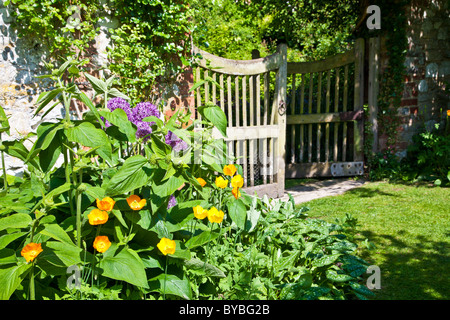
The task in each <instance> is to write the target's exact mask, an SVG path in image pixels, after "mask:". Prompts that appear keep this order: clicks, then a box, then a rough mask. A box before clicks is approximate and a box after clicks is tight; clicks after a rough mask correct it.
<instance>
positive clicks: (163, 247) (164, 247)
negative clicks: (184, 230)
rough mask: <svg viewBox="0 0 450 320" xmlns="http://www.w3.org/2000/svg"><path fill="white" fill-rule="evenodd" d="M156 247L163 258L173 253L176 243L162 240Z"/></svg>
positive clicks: (165, 239)
mask: <svg viewBox="0 0 450 320" xmlns="http://www.w3.org/2000/svg"><path fill="white" fill-rule="evenodd" d="M156 246H157V247H158V249H159V251H161V252H162V254H164V255H165V256H166V255H168V254H174V253H175V248H176V243H175V241H174V240H170V239H167V238H162V239H161V241H159V243H158V244H157V245H156Z"/></svg>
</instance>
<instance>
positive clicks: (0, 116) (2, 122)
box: [0, 106, 9, 134]
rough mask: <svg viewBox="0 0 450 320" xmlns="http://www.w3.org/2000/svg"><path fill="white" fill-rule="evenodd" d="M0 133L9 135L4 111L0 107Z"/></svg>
mask: <svg viewBox="0 0 450 320" xmlns="http://www.w3.org/2000/svg"><path fill="white" fill-rule="evenodd" d="M0 132H6V133H8V134H9V121H8V117H7V116H6V113H5V110H3V107H2V106H0Z"/></svg>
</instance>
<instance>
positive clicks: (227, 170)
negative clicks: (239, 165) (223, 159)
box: [223, 164, 236, 177]
mask: <svg viewBox="0 0 450 320" xmlns="http://www.w3.org/2000/svg"><path fill="white" fill-rule="evenodd" d="M235 173H236V167H235V166H234V164H228V165H226V166H225V167H223V174H224V175H226V176H230V177H232V176H234V174H235Z"/></svg>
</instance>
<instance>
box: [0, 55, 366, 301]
mask: <svg viewBox="0 0 450 320" xmlns="http://www.w3.org/2000/svg"><path fill="white" fill-rule="evenodd" d="M82 64H83V62H78V61H76V60H68V61H66V62H64V63H63V64H62V65H61V67H59V68H57V69H55V70H52V71H51V73H50V74H49V75H48V76H46V77H48V78H49V79H51V80H53V82H54V83H55V86H54V89H52V90H50V91H49V92H46V93H43V94H42V95H41V97H40V98H39V99H38V102H37V104H38V105H39V109H40V111H41V112H43V113H44V114H45V113H46V112H47V111H48V109H51V108H54V107H55V105H56V104H55V103H54V100H57V101H58V102H59V103H62V104H63V106H64V107H65V108H66V110H67V109H68V107H69V104H68V102H69V101H70V100H72V99H77V100H79V101H84V102H85V103H86V102H87V105H89V106H91V110H90V111H89V112H87V113H86V114H85V116H84V118H83V119H82V120H77V121H73V120H71V119H70V118H69V117H68V116H67V114H66V118H65V119H61V120H60V121H59V122H56V123H49V122H45V121H43V122H41V124H40V125H39V127H38V129H37V133H36V138H37V139H36V140H35V142H34V145H33V146H32V148H31V149H30V150H28V149H27V148H26V147H25V146H24V145H22V144H20V143H21V142H20V141H19V142H17V143H19V144H17V145H15V144H14V143H11V144H7V145H6V147H5V148H4V150H3V151H4V152H6V153H9V154H10V155H16V154H17V155H19V156H20V157H21V159H22V160H24V161H25V162H26V163H27V164H28V172H27V173H26V174H25V176H24V177H23V178H17V179H8V177H4V179H6V180H8V186H7V188H4V189H3V190H2V191H1V192H2V197H1V198H0V274H1V275H2V276H1V281H0V292H1V298H3V299H180V298H181V299H197V298H207V299H216V298H218V297H219V295H220V296H225V297H226V298H250V299H318V298H332V299H343V298H355V297H356V298H365V297H366V296H368V295H370V294H371V293H370V291H367V289H364V287H363V286H362V284H361V278H360V276H361V274H362V273H363V272H364V270H365V266H366V263H365V262H364V261H363V260H361V259H359V258H357V257H356V256H354V255H353V253H354V251H355V249H356V245H355V244H353V243H352V242H351V241H349V239H350V238H348V237H347V236H346V234H347V233H348V228H351V227H352V223H353V222H352V221H351V220H349V219H347V220H345V221H344V222H343V226H344V227H340V226H339V225H335V224H328V223H325V222H323V221H320V220H310V219H305V217H306V215H305V211H306V209H301V210H295V209H294V203H293V201H290V202H287V203H283V202H275V201H272V200H269V199H267V198H265V199H259V198H257V197H256V196H250V195H248V194H246V193H245V192H244V191H241V196H240V197H238V196H236V195H233V193H232V188H231V187H230V186H229V184H227V186H226V187H225V188H221V187H219V186H217V185H216V184H215V183H214V180H215V178H216V177H217V176H218V175H219V176H222V177H224V178H225V179H231V177H229V176H225V175H224V173H223V170H222V164H223V163H228V159H226V158H225V157H224V156H223V155H224V154H225V153H224V151H226V149H224V142H223V141H222V140H220V139H217V138H214V137H213V136H212V134H211V131H212V129H213V128H214V127H217V128H218V129H219V131H220V130H222V129H224V128H226V127H227V124H226V119H225V117H224V114H223V112H221V110H220V108H218V109H217V108H216V107H215V106H210V105H206V106H204V107H203V108H201V109H200V110H201V113H202V114H203V116H204V117H203V120H202V123H203V124H204V129H203V130H202V131H194V128H195V127H196V125H195V123H190V122H189V119H190V114H189V113H188V114H180V113H179V112H177V113H176V114H174V115H173V116H172V118H170V119H169V120H165V121H163V120H161V119H158V118H156V117H154V116H152V117H148V118H146V119H145V121H151V122H152V132H151V134H150V135H149V137H150V138H149V139H145V137H140V138H137V137H136V136H135V133H136V130H137V127H136V124H135V123H134V122H133V123H132V122H128V124H127V122H126V121H127V120H126V114H125V112H120V111H123V110H122V109H116V110H115V111H113V112H110V111H109V109H106V108H104V106H102V105H99V106H97V107H94V106H93V103H92V102H90V101H89V99H88V98H87V97H86V96H85V95H82V94H81V93H80V91H79V90H78V87H77V85H76V82H74V79H73V78H74V68H78V67H79V66H80V65H82ZM72 76H73V77H72ZM87 78H88V80H89V81H90V82H91V83H92V85H93V87H94V88H96V91H97V93H99V94H100V95H101V96H104V97H105V99H104V101H103V103H104V104H105V105H106V101H107V100H106V97H107V96H109V95H110V96H112V95H114V94H115V95H117V96H122V93H120V91H119V90H117V89H114V90H113V88H112V86H111V85H110V79H107V80H100V79H96V78H94V77H91V76H87ZM118 110H120V111H119V112H117V111H118ZM100 115H101V116H104V118H105V119H107V120H108V121H110V125H109V126H108V127H106V125H105V123H103V119H102V117H101V116H100ZM1 120H2V121H5V120H4V119H1ZM4 125H5V126H7V125H6V122H5V123H4ZM118 125H119V126H121V127H122V126H123V128H117V126H118ZM169 131H171V132H173V133H175V134H176V135H178V136H179V137H180V138H182V139H184V141H185V142H186V149H185V150H184V152H175V151H174V150H173V149H172V148H173V146H171V145H169V142H167V135H168V132H169ZM223 131H224V133H225V134H226V130H223ZM133 134H134V135H133ZM192 141H193V142H192ZM19 146H20V147H19ZM22 149H23V150H22ZM18 150H19V151H18ZM22 151H23V152H22ZM192 151H194V152H192ZM46 153H47V155H46V156H43V155H45V154H46ZM60 154H62V155H63V163H62V164H61V165H59V164H57V162H56V161H55V159H56V158H57V157H56V155H60ZM199 155H200V158H198V157H199ZM36 157H38V158H39V160H37V161H33V160H35V158H36ZM199 160H200V161H199ZM242 170H243V169H242V167H240V166H237V174H242ZM199 177H201V178H203V179H204V180H205V181H206V185H204V186H203V187H202V186H201V185H200V183H199V181H198V180H197V179H196V178H199ZM131 195H139V197H140V198H141V199H144V201H145V202H139V207H136V206H131V205H130V204H129V202H128V200H129V199H128V198H129V197H130V196H131ZM108 196H109V197H111V198H112V199H113V201H114V203H113V207H112V208H109V209H108V208H104V207H103V206H102V204H101V203H100V202H99V201H100V200H102V199H104V198H105V197H108ZM174 201H175V202H174ZM108 203H110V202H108ZM199 205H200V206H202V207H203V208H205V209H206V210H210V209H211V208H212V207H215V208H217V209H218V210H221V211H223V212H224V214H225V215H224V219H223V220H222V221H221V222H220V223H216V222H214V223H212V222H210V221H208V220H209V218H208V220H206V219H204V220H199V219H198V218H196V217H195V216H194V211H193V208H194V207H196V206H199ZM94 209H101V210H106V211H107V212H106V215H107V217H108V219H105V220H103V221H102V223H101V224H99V225H97V224H94V223H93V222H92V221H91V218H92V216H90V215H91V214H94V213H95V212H96V211H94ZM341 231H342V232H341ZM99 236H102V237H105V236H106V237H108V241H110V242H111V245H110V246H109V247H108V248H107V249H106V250H100V249H99V248H97V247H94V243H95V241H96V240H98V239H100V238H98V237H99ZM163 238H167V239H168V240H173V241H174V247H175V251H174V252H173V253H168V254H167V255H164V254H165V253H164V251H163V250H162V249H160V248H159V247H158V244H159V242H160V240H161V239H163ZM30 243H35V244H40V245H41V248H42V252H40V253H39V254H38V255H37V257H35V258H34V260H32V261H26V260H25V255H24V254H23V253H22V250H23V248H25V247H26V245H27V244H30ZM99 251H100V252H99ZM70 270H72V271H73V270H78V276H77V275H76V272H75V274H74V275H72V276H71V275H70ZM73 276H76V278H75V279H78V280H79V283H78V284H79V285H78V286H76V285H75V286H71V284H72V285H73V284H74V283H73V280H74V278H72V277H73ZM71 281H72V282H71Z"/></svg>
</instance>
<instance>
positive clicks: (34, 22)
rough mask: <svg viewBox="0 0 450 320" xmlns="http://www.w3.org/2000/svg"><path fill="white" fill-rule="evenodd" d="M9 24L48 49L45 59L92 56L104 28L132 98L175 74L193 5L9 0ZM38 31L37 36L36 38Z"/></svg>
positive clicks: (156, 0) (144, 0) (164, 0)
mask: <svg viewBox="0 0 450 320" xmlns="http://www.w3.org/2000/svg"><path fill="white" fill-rule="evenodd" d="M3 4H4V5H5V6H7V7H8V9H9V11H10V12H11V13H12V15H13V16H14V17H15V19H14V20H15V21H14V23H13V26H12V27H13V28H14V29H16V30H17V31H18V34H19V36H20V37H25V38H28V39H33V41H34V42H35V43H33V45H34V46H44V47H45V48H46V49H47V50H48V56H47V57H46V60H47V61H46V62H49V61H54V62H61V61H62V60H64V59H67V58H68V57H74V56H82V57H84V58H89V59H91V60H92V58H93V56H94V53H95V39H96V36H97V35H99V33H100V28H101V27H102V29H103V31H104V33H105V34H106V35H107V37H108V38H109V40H110V45H109V46H108V58H109V65H108V66H102V67H105V68H107V69H109V70H110V71H111V72H112V73H113V74H115V75H116V76H117V77H116V85H118V86H119V87H120V88H121V89H122V91H123V92H124V93H126V94H128V95H129V96H130V97H131V98H132V100H133V101H134V102H136V101H138V100H140V99H144V98H145V99H147V98H149V96H151V95H152V92H153V91H152V90H153V89H154V88H155V86H156V84H157V83H160V82H167V79H173V78H174V75H175V74H177V73H178V72H179V71H180V70H181V69H182V68H183V63H182V61H185V60H186V57H187V56H188V54H189V45H190V41H189V34H190V33H191V31H192V23H191V21H190V20H189V17H190V16H191V9H190V7H189V5H188V3H187V1H184V0H172V1H169V0H134V1H126V0H107V1H98V0H23V1H18V0H7V1H4V2H3ZM36 35H39V37H36Z"/></svg>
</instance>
